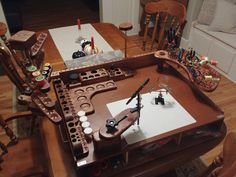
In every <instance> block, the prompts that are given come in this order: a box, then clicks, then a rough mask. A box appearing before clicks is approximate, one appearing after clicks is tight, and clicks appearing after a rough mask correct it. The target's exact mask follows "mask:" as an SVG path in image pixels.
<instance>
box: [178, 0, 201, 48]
mask: <svg viewBox="0 0 236 177" xmlns="http://www.w3.org/2000/svg"><path fill="white" fill-rule="evenodd" d="M202 2H203V0H189V2H188V7H187V23H186V25H185V27H184V31H183V36H182V39H181V43H180V46H181V47H183V48H188V46H189V33H190V29H191V25H192V22H193V21H195V20H196V19H197V17H198V14H199V12H200V9H201V6H202Z"/></svg>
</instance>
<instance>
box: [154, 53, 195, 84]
mask: <svg viewBox="0 0 236 177" xmlns="http://www.w3.org/2000/svg"><path fill="white" fill-rule="evenodd" d="M154 56H155V57H156V58H158V59H164V60H166V61H169V62H172V63H175V64H176V65H178V66H179V67H181V68H183V70H184V71H185V72H186V74H187V75H188V78H189V80H190V81H191V82H194V80H193V78H192V75H191V74H190V73H189V71H188V69H187V68H186V67H185V66H183V65H181V64H180V63H179V62H178V61H175V60H172V59H171V58H170V57H169V54H168V52H167V51H165V50H159V51H157V52H155V54H154Z"/></svg>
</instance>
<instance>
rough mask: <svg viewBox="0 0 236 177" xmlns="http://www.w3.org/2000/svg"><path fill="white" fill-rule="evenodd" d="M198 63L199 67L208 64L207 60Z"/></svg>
mask: <svg viewBox="0 0 236 177" xmlns="http://www.w3.org/2000/svg"><path fill="white" fill-rule="evenodd" d="M199 63H200V65H205V64H207V63H208V60H201V61H200V62H199Z"/></svg>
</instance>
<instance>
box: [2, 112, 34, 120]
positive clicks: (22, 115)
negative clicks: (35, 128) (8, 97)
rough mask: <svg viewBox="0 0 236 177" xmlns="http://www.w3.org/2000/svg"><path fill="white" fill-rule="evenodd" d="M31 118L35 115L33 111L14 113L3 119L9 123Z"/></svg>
mask: <svg viewBox="0 0 236 177" xmlns="http://www.w3.org/2000/svg"><path fill="white" fill-rule="evenodd" d="M30 116H33V113H32V112H31V111H24V112H16V113H12V114H9V115H6V116H4V117H3V118H4V120H5V121H6V122H9V121H12V120H14V119H21V118H25V117H30Z"/></svg>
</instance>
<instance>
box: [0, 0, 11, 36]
mask: <svg viewBox="0 0 236 177" xmlns="http://www.w3.org/2000/svg"><path fill="white" fill-rule="evenodd" d="M0 22H3V23H5V24H6V25H7V21H6V18H5V15H4V12H3V9H2V3H1V1H0ZM6 36H7V38H8V37H9V36H10V33H9V31H7V34H6Z"/></svg>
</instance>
